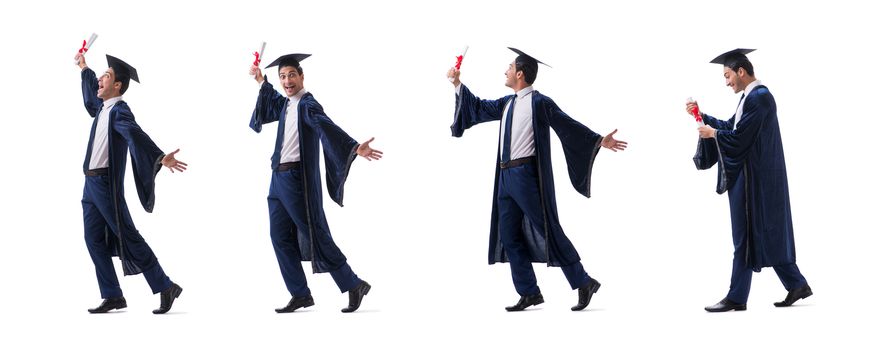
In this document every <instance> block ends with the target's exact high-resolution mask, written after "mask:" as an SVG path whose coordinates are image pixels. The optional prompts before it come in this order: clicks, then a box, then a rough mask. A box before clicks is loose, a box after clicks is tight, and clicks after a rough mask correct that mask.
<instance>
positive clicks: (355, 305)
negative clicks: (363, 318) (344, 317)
mask: <svg viewBox="0 0 876 350" xmlns="http://www.w3.org/2000/svg"><path fill="white" fill-rule="evenodd" d="M369 290H371V285H370V284H368V282H365V281H362V283H359V285H358V286H356V287H355V288H353V289H350V291H349V292H347V294H349V295H350V305H349V306H347V307H345V308H343V309H341V312H353V311H356V310H358V309H359V305H361V304H362V298H364V297H365V294H368V291H369Z"/></svg>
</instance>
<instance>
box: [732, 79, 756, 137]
mask: <svg viewBox="0 0 876 350" xmlns="http://www.w3.org/2000/svg"><path fill="white" fill-rule="evenodd" d="M761 85H763V83H761V82H760V80H755V81H752V82H751V83H749V84H748V86H746V87H745V91H744V92H743V94H745V96H743V97H742V102H739V106H737V107H736V118H733V130H736V124H739V119H740V118H742V107H743V106H745V100H747V99H748V94H750V93H751V91H752V90H754V88H756V87H758V86H761Z"/></svg>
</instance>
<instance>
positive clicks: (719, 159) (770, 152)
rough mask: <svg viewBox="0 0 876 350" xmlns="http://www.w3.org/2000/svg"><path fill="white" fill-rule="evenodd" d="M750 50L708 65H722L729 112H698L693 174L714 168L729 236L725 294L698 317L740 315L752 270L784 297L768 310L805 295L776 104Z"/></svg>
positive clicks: (692, 108)
mask: <svg viewBox="0 0 876 350" xmlns="http://www.w3.org/2000/svg"><path fill="white" fill-rule="evenodd" d="M752 51H754V50H751V49H735V50H731V51H728V52H726V53H723V54H721V55H720V56H718V57H716V58H715V59H714V60H712V61H711V63H717V64H720V65H723V66H724V79H725V80H726V83H727V86H729V87H730V88H731V89H732V90H733V92H734V93H739V92H742V97H741V98H740V99H739V105H738V107H737V108H736V113H735V114H733V116H732V117H731V118H730V119H729V120H726V121H725V120H721V119H717V118H715V117H712V116H710V115H707V114H701V116H702V118H703V122H704V123H705V125H704V126H701V127H700V128H699V134H700V138H701V140H700V143H701V146H702V145H707V147H701V149H702V151H703V152H701V154H698V156H700V157H702V156H703V155H704V154H709V155H711V157H708V158H709V159H705V158H698V159H695V160H696V161H697V167H698V168H701V169H702V168H708V167H711V166H712V165H714V164H715V163H717V164H718V189H717V192H718V193H719V194H720V193H723V192H725V191H728V198H729V199H730V222H731V226H732V232H733V246H734V252H733V270H732V274H731V277H730V291H729V292H728V293H727V296H726V297H725V298H724V299H722V300H721V301H719V302H718V303H717V304H715V305H712V306H707V307H706V311H709V312H724V311H731V310H745V309H746V303H747V301H748V293H749V290H750V289H751V277H752V272H759V271H760V270H761V268H763V267H768V266H771V267H772V268H773V270H775V272H776V274H777V275H778V276H779V279H780V280H781V281H782V284H783V285H784V286H785V289H786V290H788V295H787V296H786V297H785V300H783V301H779V302H776V303H775V304H774V305H775V306H776V307H785V306H791V305H792V304H794V302H795V301H797V300H799V299H801V298H806V297H809V296H811V295H812V289H811V288H809V284H808V283H807V282H806V278H804V277H803V275H802V274H801V273H800V269H799V268H798V267H797V264H796V252H795V248H794V229H793V227H792V225H791V201H790V197H789V194H788V176H787V172H786V169H785V155H784V151H783V150H782V135H781V133H780V132H779V120H778V117H777V114H776V101H775V99H773V95H772V94H771V93H770V90H769V89H768V88H767V87H766V86H764V85H763V84H762V83H761V81H760V80H757V78H755V76H754V67H753V65H752V64H751V61H749V60H748V57H747V56H746V54H748V53H750V52H752ZM687 110H688V113H691V114H693V113H694V111H695V110H699V106H698V105H697V103H696V102H689V103H688V104H687Z"/></svg>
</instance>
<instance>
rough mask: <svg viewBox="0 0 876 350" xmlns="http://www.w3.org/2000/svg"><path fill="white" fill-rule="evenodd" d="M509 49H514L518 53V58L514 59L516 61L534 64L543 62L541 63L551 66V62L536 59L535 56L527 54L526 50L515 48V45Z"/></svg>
mask: <svg viewBox="0 0 876 350" xmlns="http://www.w3.org/2000/svg"><path fill="white" fill-rule="evenodd" d="M508 49H509V50H511V51H514V53H516V54H517V55H518V56H517V58H516V59H515V60H514V62H520V63H523V64H533V65H534V64H536V63H541V64H543V65H545V66H548V67H550V65H549V64H547V63H544V62H542V61H539V60H537V59H535V57H532V56H530V55H527V54H526V53H525V52H523V51H520V50H518V49H515V48H513V47H509V48H508ZM551 68H553V67H551Z"/></svg>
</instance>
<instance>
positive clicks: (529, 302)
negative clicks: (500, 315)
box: [505, 293, 544, 312]
mask: <svg viewBox="0 0 876 350" xmlns="http://www.w3.org/2000/svg"><path fill="white" fill-rule="evenodd" d="M543 302H544V297H542V296H541V293H536V294H533V295H524V296H522V297H520V300H518V301H517V304H515V305H514V306H507V307H505V310H506V311H509V312H513V311H523V310H525V309H526V308H528V307H530V306H533V305H538V304H541V303H543Z"/></svg>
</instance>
